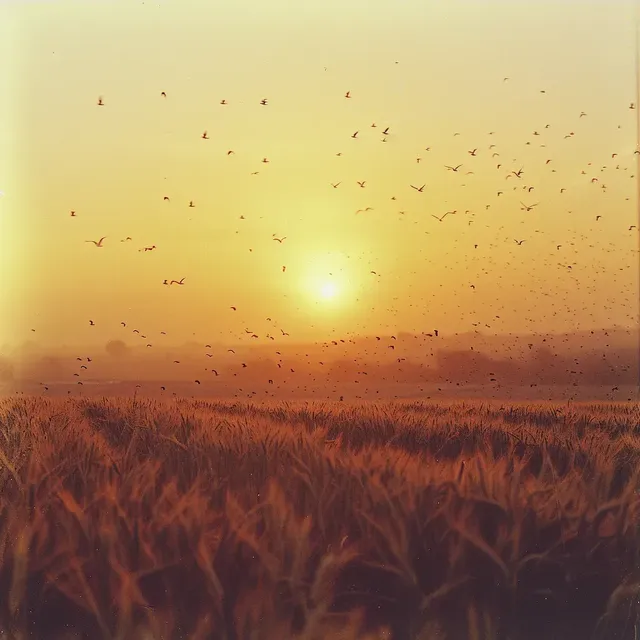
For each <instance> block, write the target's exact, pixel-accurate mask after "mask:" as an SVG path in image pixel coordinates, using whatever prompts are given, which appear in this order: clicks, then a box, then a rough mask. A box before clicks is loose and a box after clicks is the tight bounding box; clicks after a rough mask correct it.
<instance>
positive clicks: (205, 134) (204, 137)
mask: <svg viewBox="0 0 640 640" xmlns="http://www.w3.org/2000/svg"><path fill="white" fill-rule="evenodd" d="M201 137H202V139H203V140H208V139H209V136H208V135H207V132H206V131H205V132H204V133H203V134H202V136H201Z"/></svg>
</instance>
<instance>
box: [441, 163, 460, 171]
mask: <svg viewBox="0 0 640 640" xmlns="http://www.w3.org/2000/svg"><path fill="white" fill-rule="evenodd" d="M444 166H445V167H446V168H447V169H448V170H449V171H458V169H459V168H460V167H461V166H462V165H461V164H459V165H458V166H457V167H450V166H449V165H448V164H445V165H444Z"/></svg>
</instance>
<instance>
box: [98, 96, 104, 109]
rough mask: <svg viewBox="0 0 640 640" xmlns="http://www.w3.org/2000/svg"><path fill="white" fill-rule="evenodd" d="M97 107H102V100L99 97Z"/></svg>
mask: <svg viewBox="0 0 640 640" xmlns="http://www.w3.org/2000/svg"><path fill="white" fill-rule="evenodd" d="M98 106H99V107H104V102H103V100H102V96H100V97H99V98H98Z"/></svg>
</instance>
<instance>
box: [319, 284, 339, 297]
mask: <svg viewBox="0 0 640 640" xmlns="http://www.w3.org/2000/svg"><path fill="white" fill-rule="evenodd" d="M337 294H338V287H337V286H336V285H335V283H334V282H323V283H322V284H321V285H320V297H321V298H322V299H323V300H331V299H332V298H335V297H336V295H337Z"/></svg>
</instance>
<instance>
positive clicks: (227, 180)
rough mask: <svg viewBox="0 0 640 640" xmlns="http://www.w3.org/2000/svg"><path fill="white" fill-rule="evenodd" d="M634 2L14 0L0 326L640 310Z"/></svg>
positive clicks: (538, 326)
mask: <svg viewBox="0 0 640 640" xmlns="http://www.w3.org/2000/svg"><path fill="white" fill-rule="evenodd" d="M633 15H634V13H633V5H632V2H630V1H629V2H623V1H618V0H616V1H613V0H612V1H604V0H603V1H600V2H586V1H585V2H581V3H580V4H579V6H578V3H575V2H568V1H567V2H541V1H540V0H531V1H524V0H517V1H515V2H514V1H512V2H497V1H488V0H487V1H482V2H479V1H477V0H474V1H471V0H468V1H466V2H463V1H461V0H447V1H446V2H445V1H444V0H438V1H417V0H412V1H399V0H395V1H393V2H392V1H391V0H385V1H382V0H366V2H365V1H364V0H362V1H360V2H353V1H348V0H342V1H341V2H337V1H336V0H323V1H322V2H319V1H317V0H308V1H304V2H303V1H301V0H296V1H293V0H289V1H286V2H285V1H283V0H271V1H269V2H264V1H259V0H250V1H239V0H234V1H226V2H213V1H212V0H201V1H196V0H179V1H178V0H175V1H173V2H133V1H126V2H125V1H99V0H94V1H92V2H88V1H83V2H68V1H65V0H57V1H56V0H50V1H49V2H8V3H7V2H3V3H0V54H1V59H2V60H3V65H2V71H1V73H2V74H3V75H1V76H0V191H2V192H4V196H3V197H2V196H0V225H1V226H0V275H1V278H2V279H1V281H0V283H1V284H0V314H1V315H0V345H2V344H5V343H12V344H15V343H19V342H22V341H24V340H38V341H39V342H41V343H42V344H60V343H67V344H72V343H87V342H88V341H91V340H92V339H95V340H96V341H98V342H100V343H102V342H104V341H106V340H108V339H110V338H113V337H116V336H117V337H122V335H123V334H122V333H121V331H122V328H121V327H120V324H119V323H120V322H121V321H126V322H128V323H129V325H130V326H134V325H135V326H139V328H140V329H142V330H144V331H145V332H146V333H147V334H149V335H153V334H154V332H158V331H160V330H165V331H167V333H168V334H170V335H171V336H172V337H173V339H175V342H181V341H182V340H185V339H192V338H193V334H196V337H197V338H203V339H209V340H216V339H225V340H234V339H235V337H236V336H240V335H243V334H244V331H245V329H247V328H249V329H251V330H252V331H255V332H256V333H258V334H260V335H261V339H262V338H263V337H264V335H265V333H266V332H267V331H272V332H279V329H280V328H282V329H283V330H285V331H287V332H289V333H290V335H291V337H292V338H295V339H316V338H317V339H325V338H327V337H329V336H335V335H346V334H347V333H349V334H350V335H354V334H356V335H357V334H362V333H379V332H395V331H398V330H403V331H412V330H413V331H422V330H425V329H431V328H433V327H436V326H439V327H441V328H444V330H446V331H449V332H453V331H466V330H471V329H472V323H476V322H481V323H482V324H489V325H490V327H491V330H492V331H496V332H506V331H517V332H525V331H531V330H536V331H547V330H548V331H555V330H557V331H564V330H571V329H576V328H590V327H596V326H610V325H611V324H621V325H627V326H631V325H634V324H635V323H636V320H637V313H638V301H637V292H638V268H637V263H638V262H637V261H638V255H637V247H638V232H637V230H631V231H630V230H629V226H630V225H633V224H637V221H636V213H635V212H636V180H635V178H633V177H632V176H634V175H635V173H636V158H635V156H634V155H633V152H634V149H635V140H636V130H635V123H636V120H635V118H636V115H637V111H635V110H632V109H630V103H632V102H635V101H636V95H635V71H634V31H633V29H634V27H633V24H634V22H633ZM7 61H9V64H8V65H7ZM504 77H509V80H508V81H507V82H504V81H503V78H504ZM162 91H164V92H166V94H167V97H166V98H164V97H162V96H161V92H162ZM346 91H350V95H351V98H350V99H347V98H345V92H346ZM541 91H545V93H541ZM99 96H102V97H103V100H104V106H98V105H97V101H98V97H99ZM263 98H266V99H267V100H268V104H267V105H266V106H262V105H260V100H262V99H263ZM223 99H225V100H226V101H227V102H228V104H226V105H221V104H220V101H221V100H223ZM581 112H585V113H586V114H587V115H586V116H583V117H580V113H581ZM372 123H375V124H376V127H375V128H374V127H372V126H371V125H372ZM547 124H548V125H549V127H548V128H546V125H547ZM385 127H389V133H388V135H387V136H384V135H383V134H382V131H383V130H384V129H385ZM205 130H206V131H207V132H208V136H209V139H208V140H203V139H202V138H201V136H202V133H203V132H204V131H205ZM355 131H359V133H358V137H357V139H352V138H351V135H352V134H353V133H354V132H355ZM534 131H535V132H538V133H539V134H540V135H534ZM489 132H494V133H493V134H492V135H489ZM571 132H573V134H574V135H572V136H570V137H568V138H565V136H568V135H569V134H570V133H571ZM455 133H459V134H460V135H458V136H455V135H454V134H455ZM383 138H386V142H385V143H383V142H382V140H383ZM527 143H530V144H527ZM491 144H494V145H495V148H492V149H489V145H491ZM541 145H545V146H544V147H542V146H541ZM427 147H429V148H430V150H429V151H427ZM476 148H477V152H476V155H475V156H471V155H470V154H469V153H468V152H469V151H470V150H473V149H476ZM229 150H233V151H234V152H235V153H234V154H232V155H227V152H228V151H229ZM337 153H342V155H341V156H337V155H336V154H337ZM494 153H499V156H495V157H492V156H493V154H494ZM613 153H617V154H618V155H617V157H615V158H612V154H613ZM265 157H266V158H268V159H269V163H263V162H262V159H263V158H265ZM418 158H420V162H418V161H417V159H418ZM548 159H551V162H550V163H546V161H547V160H548ZM589 163H591V164H589ZM458 164H462V167H461V168H460V170H459V171H458V172H455V173H454V172H452V171H448V170H447V169H445V166H444V165H452V166H455V165H458ZM498 164H501V165H502V166H501V168H500V169H498V168H497V165H498ZM603 167H606V168H604V169H603ZM520 168H523V173H522V176H521V177H520V178H518V177H517V176H515V175H513V174H512V175H511V177H510V178H506V176H507V175H509V174H510V172H511V171H517V170H518V169H520ZM554 170H555V171H554ZM256 171H257V172H259V173H258V174H257V175H252V173H253V172H256ZM468 171H472V172H473V173H472V174H471V175H468V174H467V172H468ZM583 171H584V172H585V173H582V172H583ZM594 177H595V178H597V179H598V181H597V182H592V181H591V180H592V178H594ZM357 181H366V182H365V187H364V188H362V187H360V186H359V185H358V184H357ZM338 182H340V183H341V184H340V185H339V186H338V187H337V188H333V187H332V186H331V183H338ZM411 184H413V185H415V186H417V187H419V186H421V185H422V184H426V186H425V188H424V191H423V192H422V193H419V192H418V191H416V190H414V189H412V188H411V187H410V185H411ZM603 184H604V185H606V188H604V189H603V188H602V185H603ZM530 186H533V187H534V189H533V190H532V191H531V192H529V191H528V187H530ZM514 187H516V190H515V191H514V190H513V188H514ZM523 187H526V189H523ZM561 188H565V189H566V191H565V192H564V193H560V189H561ZM498 191H502V192H503V194H502V195H500V196H498V195H497V193H498ZM164 196H168V197H169V198H170V202H165V201H164V200H163V197H164ZM392 197H395V200H392ZM191 200H192V201H193V203H194V205H195V207H193V208H190V207H189V201H191ZM522 202H523V203H525V204H527V205H532V204H536V203H539V204H538V206H536V207H534V208H533V209H532V210H531V211H523V210H522V204H521V203H522ZM487 205H490V207H489V208H488V209H487ZM366 207H372V208H373V210H371V211H367V212H363V213H358V214H356V213H355V212H356V210H358V209H365V208H366ZM71 210H74V211H76V217H71V216H70V211H71ZM451 210H457V213H456V214H455V215H450V216H447V217H446V218H445V219H444V220H443V221H442V222H439V221H437V220H436V219H434V217H432V216H433V215H437V216H441V215H442V214H444V213H445V212H447V211H451ZM467 211H468V213H466V212H467ZM400 212H404V213H400ZM597 215H601V216H602V218H601V219H600V220H598V221H596V216H597ZM240 216H244V218H245V219H240ZM470 222H471V224H469V223H470ZM273 234H276V236H278V237H283V236H285V237H286V240H284V241H283V242H282V243H279V242H276V241H274V240H273V238H272V235H273ZM102 236H107V239H106V240H105V241H104V247H102V248H96V247H95V246H94V245H93V244H90V243H87V242H85V241H86V240H89V239H95V240H97V239H99V238H100V237H102ZM128 236H130V237H131V238H133V240H132V241H127V242H121V240H123V239H125V238H126V237H128ZM516 240H524V243H522V244H521V245H518V244H516ZM152 245H155V246H156V248H155V249H154V250H153V251H147V252H145V251H139V250H140V249H142V248H143V247H145V246H147V247H148V246H152ZM475 245H477V248H476V247H475ZM558 245H560V248H558V247H557V246H558ZM283 266H286V271H284V272H283V269H282V267H283ZM569 267H571V268H569ZM372 271H375V274H374V273H371V272H372ZM182 277H185V284H184V285H183V286H177V285H172V286H165V285H163V280H164V279H169V280H171V279H176V280H178V279H180V278H182ZM471 285H474V287H475V288H474V287H472V286H471ZM332 293H335V296H333V297H330V298H328V299H325V298H324V297H323V294H327V295H329V294H332ZM231 305H233V306H236V307H237V311H235V312H234V311H232V310H231V309H230V306H231ZM497 316H499V317H497ZM267 318H271V321H267V320H266V319H267ZM90 319H92V320H94V322H95V325H96V326H95V327H91V326H89V320H90ZM31 329H35V330H36V332H35V333H33V332H32V331H31ZM127 335H129V333H128V330H127ZM131 339H132V340H133V339H135V336H131Z"/></svg>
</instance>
